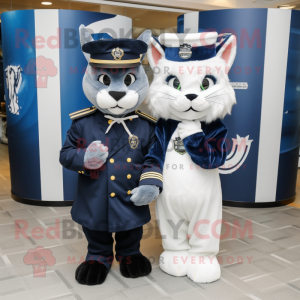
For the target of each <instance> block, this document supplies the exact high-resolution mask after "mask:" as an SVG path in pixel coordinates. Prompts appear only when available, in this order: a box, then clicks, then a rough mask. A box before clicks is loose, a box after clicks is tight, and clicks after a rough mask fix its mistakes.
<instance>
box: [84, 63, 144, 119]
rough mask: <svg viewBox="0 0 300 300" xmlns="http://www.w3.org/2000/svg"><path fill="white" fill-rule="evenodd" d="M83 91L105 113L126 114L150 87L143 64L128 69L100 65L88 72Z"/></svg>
mask: <svg viewBox="0 0 300 300" xmlns="http://www.w3.org/2000/svg"><path fill="white" fill-rule="evenodd" d="M82 86H83V91H84V94H85V96H86V97H87V98H88V99H89V100H90V102H91V103H92V104H93V105H94V106H96V107H97V108H98V109H99V110H100V111H102V112H103V113H104V114H112V115H114V116H122V115H125V114H128V113H130V112H132V111H134V110H135V109H136V108H137V107H138V106H139V105H140V104H141V103H142V102H143V101H144V99H145V98H146V96H147V93H148V90H149V82H148V78H147V75H146V73H145V71H144V68H143V67H142V66H139V67H135V68H130V69H127V68H126V69H125V68H120V69H116V68H112V69H105V68H96V67H91V66H90V65H89V66H88V68H87V71H86V74H85V75H84V78H83V82H82Z"/></svg>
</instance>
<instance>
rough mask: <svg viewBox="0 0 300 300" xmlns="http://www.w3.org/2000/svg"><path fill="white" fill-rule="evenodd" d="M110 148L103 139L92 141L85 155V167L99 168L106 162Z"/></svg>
mask: <svg viewBox="0 0 300 300" xmlns="http://www.w3.org/2000/svg"><path fill="white" fill-rule="evenodd" d="M107 157H108V148H107V147H105V146H104V145H103V144H101V141H94V142H92V143H91V144H90V145H89V146H88V148H87V149H86V152H85V155H84V168H85V169H87V170H99V169H100V168H101V167H102V166H103V165H104V164H105V162H106V159H107Z"/></svg>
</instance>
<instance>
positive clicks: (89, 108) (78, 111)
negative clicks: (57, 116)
mask: <svg viewBox="0 0 300 300" xmlns="http://www.w3.org/2000/svg"><path fill="white" fill-rule="evenodd" d="M94 108H95V106H92V107H88V108H84V109H81V110H77V111H75V112H72V113H70V114H69V116H70V117H71V116H73V115H77V114H79V113H81V112H83V111H86V110H92V109H94Z"/></svg>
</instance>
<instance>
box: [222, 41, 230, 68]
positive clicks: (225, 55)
mask: <svg viewBox="0 0 300 300" xmlns="http://www.w3.org/2000/svg"><path fill="white" fill-rule="evenodd" d="M230 53H231V44H230V45H228V46H227V48H226V49H225V50H224V52H223V53H222V58H223V59H224V60H225V62H226V64H227V63H228V61H229V58H230Z"/></svg>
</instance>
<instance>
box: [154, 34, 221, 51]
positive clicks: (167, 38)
mask: <svg viewBox="0 0 300 300" xmlns="http://www.w3.org/2000/svg"><path fill="white" fill-rule="evenodd" d="M217 39H218V33H217V32H201V33H188V34H185V33H162V34H161V35H160V36H159V37H158V41H159V42H160V44H161V45H163V46H165V47H172V48H173V47H174V48H175V47H180V45H182V44H184V43H187V44H190V45H191V46H192V47H200V46H208V45H213V44H215V43H216V42H217Z"/></svg>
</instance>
